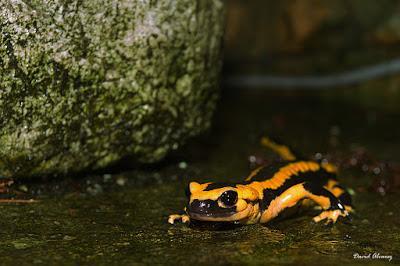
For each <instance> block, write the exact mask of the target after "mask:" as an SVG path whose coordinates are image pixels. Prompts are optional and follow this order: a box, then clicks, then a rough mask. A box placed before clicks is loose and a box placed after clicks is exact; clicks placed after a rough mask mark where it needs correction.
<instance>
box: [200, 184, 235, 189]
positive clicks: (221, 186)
mask: <svg viewBox="0 0 400 266" xmlns="http://www.w3.org/2000/svg"><path fill="white" fill-rule="evenodd" d="M224 187H236V184H235V183H211V184H209V185H208V186H207V187H206V189H204V191H210V190H213V189H218V188H224Z"/></svg>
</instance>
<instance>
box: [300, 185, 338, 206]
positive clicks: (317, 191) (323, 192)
mask: <svg viewBox="0 0 400 266" xmlns="http://www.w3.org/2000/svg"><path fill="white" fill-rule="evenodd" d="M303 187H304V189H306V190H307V191H309V192H311V193H312V194H314V195H317V196H323V197H326V198H329V202H330V207H329V210H338V209H341V210H343V209H344V207H343V205H342V204H340V202H339V200H338V199H337V198H336V197H335V196H334V195H333V194H332V193H331V192H330V191H329V190H327V189H325V188H324V187H323V186H321V185H318V184H315V183H311V182H305V183H304V185H303Z"/></svg>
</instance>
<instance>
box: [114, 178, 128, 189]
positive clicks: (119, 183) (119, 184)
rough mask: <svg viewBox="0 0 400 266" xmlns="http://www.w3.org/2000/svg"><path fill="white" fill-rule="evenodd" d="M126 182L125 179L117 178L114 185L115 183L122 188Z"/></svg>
mask: <svg viewBox="0 0 400 266" xmlns="http://www.w3.org/2000/svg"><path fill="white" fill-rule="evenodd" d="M126 181H127V180H126V178H125V177H118V178H117V180H116V183H117V185H118V186H121V187H123V186H125V184H126Z"/></svg>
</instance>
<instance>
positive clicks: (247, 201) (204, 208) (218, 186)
mask: <svg viewBox="0 0 400 266" xmlns="http://www.w3.org/2000/svg"><path fill="white" fill-rule="evenodd" d="M188 192H189V193H188V196H189V204H188V207H187V209H186V211H187V213H188V215H189V216H190V218H192V219H194V220H200V221H214V222H240V221H246V220H248V219H250V218H251V217H253V216H254V215H255V214H256V213H258V199H259V195H258V192H257V191H256V190H255V189H253V188H251V187H248V186H246V185H234V184H226V183H204V184H199V183H196V182H191V183H190V184H189V191H188Z"/></svg>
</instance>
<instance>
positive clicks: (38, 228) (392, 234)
mask: <svg viewBox="0 0 400 266" xmlns="http://www.w3.org/2000/svg"><path fill="white" fill-rule="evenodd" d="M329 93H330V92H315V91H313V92H290V91H283V92H279V93H278V92H273V91H266V92H261V91H253V92H247V93H240V92H234V93H227V92H226V91H225V92H224V94H223V100H222V101H221V102H220V106H219V110H218V114H217V115H216V118H215V123H214V125H215V126H214V128H213V129H212V130H211V131H210V132H209V133H208V134H206V135H204V136H203V137H201V138H198V139H197V140H194V141H192V142H191V143H189V144H188V145H187V146H186V147H185V148H184V149H183V150H181V151H180V152H177V153H176V154H174V155H173V156H171V157H170V158H169V159H168V160H166V161H165V162H163V163H162V164H160V165H157V166H155V167H152V168H153V169H152V168H151V167H147V168H146V169H142V170H129V169H128V168H122V167H121V168H120V169H117V170H116V169H115V168H114V169H112V170H109V171H104V172H102V173H98V174H91V175H84V176H80V177H79V178H75V177H74V178H72V177H67V178H64V179H62V180H61V179H47V180H41V181H36V182H34V183H32V182H28V181H19V182H17V184H15V186H14V188H18V189H20V190H26V191H28V193H31V194H33V195H34V197H35V198H38V199H40V202H39V203H34V204H28V205H12V204H11V205H10V204H9V205H5V204H3V205H1V206H0V258H1V262H0V263H1V264H2V265H3V264H4V265H7V264H8V265H11V264H12V265H18V264H67V265H76V264H91V265H93V264H110V263H111V264H116V265H125V264H128V265H141V264H189V263H192V264H196V265H197V264H203V265H208V264H210V265H227V264H228V265H229V264H233V265H238V264H249V265H259V264H294V263H296V264H299V265H303V264H304V265H321V264H331V265H337V264H341V263H349V264H360V263H368V264H374V265H375V264H376V265H384V264H390V263H392V264H394V263H400V213H399V206H400V194H399V187H398V186H399V179H400V170H399V169H400V167H399V165H398V163H399V162H400V156H399V154H398V150H399V149H400V141H399V137H400V126H399V122H400V112H398V113H397V112H390V113H388V112H387V111H380V110H378V109H366V108H361V107H359V106H357V105H350V104H348V103H346V104H344V103H341V102H340V101H339V100H337V97H335V99H336V100H329V99H332V97H329ZM264 132H270V133H272V134H274V135H278V136H280V138H281V139H283V140H286V141H287V142H288V143H290V144H291V145H292V146H294V147H296V148H297V149H298V150H299V151H301V152H303V153H304V154H307V155H309V156H310V157H311V158H312V157H313V156H316V154H317V156H320V155H318V153H321V155H322V156H326V157H327V158H329V159H330V160H331V161H334V162H337V163H338V164H339V165H340V166H341V167H342V172H341V175H340V180H342V182H343V183H344V184H346V185H347V186H349V187H350V188H352V191H353V192H354V193H353V194H354V196H353V199H354V205H355V207H356V210H357V213H356V215H355V216H354V218H353V221H352V222H351V223H349V222H343V221H339V222H338V223H337V224H336V225H334V226H325V225H323V224H315V223H312V222H311V220H312V217H313V215H315V214H316V213H315V212H314V211H313V210H310V211H307V212H305V213H303V214H301V215H296V216H293V217H291V218H288V219H284V220H282V221H279V222H275V223H273V224H268V225H251V226H243V227H236V228H204V227H196V226H187V225H182V224H178V225H170V224H168V223H167V217H168V215H169V214H171V213H174V212H177V211H179V210H181V209H182V207H183V206H184V204H185V196H184V188H185V186H186V185H187V183H188V182H189V181H190V180H197V181H200V182H202V181H223V180H240V179H241V178H242V177H243V176H245V175H246V174H247V173H248V172H249V170H250V168H251V167H254V164H256V163H257V162H258V163H260V162H262V161H264V162H268V161H270V160H272V158H273V155H272V154H271V153H269V152H268V151H265V150H264V149H263V148H262V147H260V146H259V137H260V136H261V135H262V134H263V133H264ZM254 161H256V163H254ZM252 162H253V163H252ZM125 166H126V165H125ZM125 166H124V167H125ZM121 169H122V170H121ZM356 253H357V254H359V255H360V256H368V254H371V255H370V256H371V258H369V259H367V258H364V259H361V258H358V259H355V258H354V256H355V255H354V254H356ZM374 253H375V254H379V256H380V257H379V256H377V255H375V256H374ZM382 256H392V258H391V261H389V260H390V259H389V258H383V257H382Z"/></svg>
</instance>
